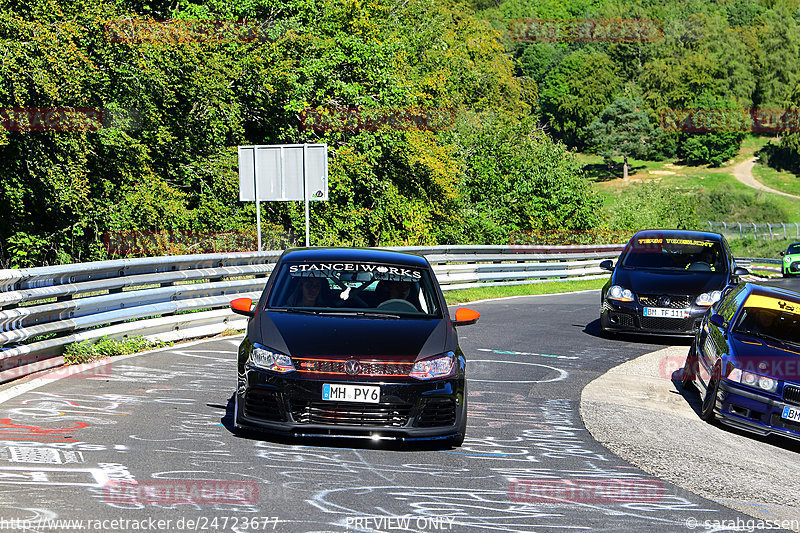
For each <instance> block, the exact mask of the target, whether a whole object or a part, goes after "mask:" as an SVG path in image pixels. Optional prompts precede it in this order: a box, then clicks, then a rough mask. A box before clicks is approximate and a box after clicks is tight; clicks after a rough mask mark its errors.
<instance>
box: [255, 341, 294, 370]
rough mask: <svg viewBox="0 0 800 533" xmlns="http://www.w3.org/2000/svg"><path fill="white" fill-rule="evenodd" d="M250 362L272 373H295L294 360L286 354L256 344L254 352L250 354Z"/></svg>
mask: <svg viewBox="0 0 800 533" xmlns="http://www.w3.org/2000/svg"><path fill="white" fill-rule="evenodd" d="M248 360H249V362H250V364H252V365H253V366H255V367H258V368H261V369H263V370H269V371H271V372H280V373H281V374H286V373H287V372H294V371H295V368H294V363H293V362H292V358H291V357H289V356H288V355H286V354H282V353H280V352H276V351H275V350H270V349H269V348H267V347H266V346H262V345H260V344H256V345H255V346H254V347H253V351H252V352H250V357H249V359H248Z"/></svg>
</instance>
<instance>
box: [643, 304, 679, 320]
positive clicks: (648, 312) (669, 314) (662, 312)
mask: <svg viewBox="0 0 800 533" xmlns="http://www.w3.org/2000/svg"><path fill="white" fill-rule="evenodd" d="M644 316H652V317H656V318H689V310H688V309H668V308H666V307H645V308H644Z"/></svg>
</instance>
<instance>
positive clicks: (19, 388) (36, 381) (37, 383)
mask: <svg viewBox="0 0 800 533" xmlns="http://www.w3.org/2000/svg"><path fill="white" fill-rule="evenodd" d="M218 340H219V339H202V340H199V341H194V342H187V343H186V344H181V345H180V347H181V349H183V348H187V347H189V346H195V345H197V344H201V343H204V342H211V341H218ZM171 348H172V347H169V346H166V347H161V348H155V349H153V350H147V351H146V352H139V353H132V354H128V355H117V356H114V357H111V358H106V359H100V360H99V361H94V362H92V363H84V365H85V366H84V365H81V366H82V367H83V368H84V370H83V371H85V370H91V369H92V368H95V367H97V366H103V365H107V364H109V363H112V365H113V363H115V362H117V361H125V360H126V359H132V358H134V357H139V356H140V355H148V354H151V353H156V352H163V351H169V350H170V349H171ZM64 368H66V366H60V367H56V368H53V369H49V370H45V371H44V372H46V373H45V375H44V376H43V377H37V378H32V379H31V380H30V381H27V382H25V383H20V384H18V385H12V386H11V387H9V388H7V389H3V390H0V404H3V403H5V402H7V401H8V400H11V399H13V398H16V397H17V396H20V395H22V394H25V393H26V392H30V391H32V390H35V389H38V388H39V387H43V386H45V385H49V384H50V383H56V382H58V381H61V380H62V379H65V378H74V375H72V374H70V375H68V376H61V377H57V378H48V377H46V376H47V375H49V374H53V373H58V372H62V373H63V372H64ZM23 379H25V378H23ZM187 390H188V389H187Z"/></svg>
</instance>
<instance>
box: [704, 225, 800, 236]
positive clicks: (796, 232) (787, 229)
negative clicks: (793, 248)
mask: <svg viewBox="0 0 800 533" xmlns="http://www.w3.org/2000/svg"><path fill="white" fill-rule="evenodd" d="M706 224H708V228H709V231H712V232H714V233H721V234H723V235H725V236H726V237H738V238H744V237H750V238H753V239H756V240H758V239H765V240H766V239H797V240H800V223H798V222H773V223H767V222H761V223H756V222H711V221H708V222H706Z"/></svg>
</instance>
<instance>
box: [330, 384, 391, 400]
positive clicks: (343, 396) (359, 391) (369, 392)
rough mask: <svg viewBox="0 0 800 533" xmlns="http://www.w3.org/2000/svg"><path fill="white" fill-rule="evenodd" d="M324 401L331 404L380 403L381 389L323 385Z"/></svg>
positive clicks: (363, 386)
mask: <svg viewBox="0 0 800 533" xmlns="http://www.w3.org/2000/svg"><path fill="white" fill-rule="evenodd" d="M322 399H323V400H329V401H331V402H361V403H380V401H381V388H380V387H373V386H371V385H339V384H333V383H323V384H322Z"/></svg>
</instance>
